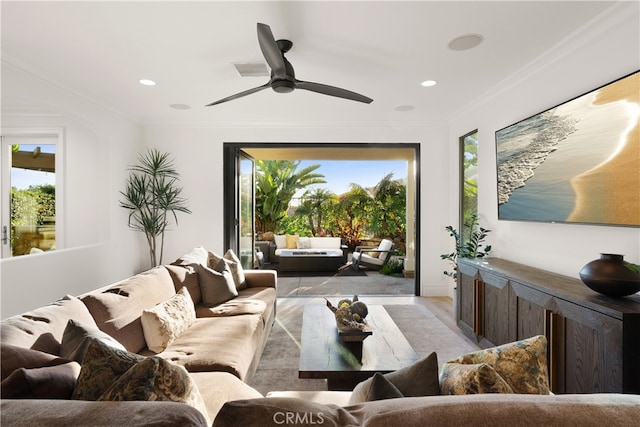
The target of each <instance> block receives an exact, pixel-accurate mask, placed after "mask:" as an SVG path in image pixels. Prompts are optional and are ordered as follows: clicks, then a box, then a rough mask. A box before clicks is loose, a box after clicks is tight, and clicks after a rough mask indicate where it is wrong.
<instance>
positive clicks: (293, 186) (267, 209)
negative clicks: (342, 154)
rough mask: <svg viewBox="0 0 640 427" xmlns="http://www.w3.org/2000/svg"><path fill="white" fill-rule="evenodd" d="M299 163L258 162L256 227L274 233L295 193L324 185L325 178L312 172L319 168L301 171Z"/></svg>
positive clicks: (315, 166)
mask: <svg viewBox="0 0 640 427" xmlns="http://www.w3.org/2000/svg"><path fill="white" fill-rule="evenodd" d="M299 165H300V161H292V160H257V161H256V172H257V173H256V227H257V229H258V230H260V231H275V230H276V228H277V226H278V224H279V222H280V221H282V219H283V218H284V217H285V216H286V215H287V210H288V208H289V203H290V202H291V199H292V198H293V196H294V194H295V193H296V192H297V191H298V190H300V189H302V188H305V187H307V186H309V185H314V184H325V183H326V181H325V180H324V179H323V178H324V175H321V174H317V173H313V171H315V170H316V169H318V168H319V167H320V165H311V166H308V167H306V168H303V169H301V170H298V166H299Z"/></svg>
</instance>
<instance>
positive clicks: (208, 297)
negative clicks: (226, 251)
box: [198, 259, 238, 307]
mask: <svg viewBox="0 0 640 427" xmlns="http://www.w3.org/2000/svg"><path fill="white" fill-rule="evenodd" d="M198 280H199V281H200V291H201V293H202V303H203V305H204V306H205V307H214V306H216V305H218V304H222V303H223V302H225V301H229V300H230V299H231V298H234V297H236V296H238V289H237V288H236V284H235V282H234V281H233V276H232V275H231V270H230V269H229V266H228V265H227V263H226V262H225V261H224V260H223V259H221V260H219V261H218V263H217V264H216V265H215V266H214V268H209V267H205V266H203V265H198Z"/></svg>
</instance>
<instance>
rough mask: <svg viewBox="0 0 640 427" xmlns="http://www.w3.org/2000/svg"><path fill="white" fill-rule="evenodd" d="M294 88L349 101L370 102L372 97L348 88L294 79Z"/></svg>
mask: <svg viewBox="0 0 640 427" xmlns="http://www.w3.org/2000/svg"><path fill="white" fill-rule="evenodd" d="M295 84H296V89H304V90H310V91H311V92H317V93H321V94H323V95H330V96H336V97H338V98H344V99H349V100H351V101H358V102H364V103H365V104H370V103H371V102H373V99H371V98H369V97H366V96H364V95H360V94H359V93H355V92H351V91H350V90H346V89H340V88H339V87H335V86H329V85H323V84H321V83H312V82H303V81H301V80H296V81H295Z"/></svg>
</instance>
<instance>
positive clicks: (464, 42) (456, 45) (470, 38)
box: [448, 34, 484, 50]
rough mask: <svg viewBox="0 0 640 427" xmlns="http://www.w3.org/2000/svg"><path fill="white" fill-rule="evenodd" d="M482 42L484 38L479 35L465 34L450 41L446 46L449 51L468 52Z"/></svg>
mask: <svg viewBox="0 0 640 427" xmlns="http://www.w3.org/2000/svg"><path fill="white" fill-rule="evenodd" d="M483 40H484V37H482V36H481V35H480V34H465V35H464V36H460V37H456V38H455V39H453V40H451V41H450V42H449V45H448V46H449V49H451V50H469V49H473V48H474V47H476V46H478V45H479V44H480V43H482V41H483Z"/></svg>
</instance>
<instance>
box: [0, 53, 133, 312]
mask: <svg viewBox="0 0 640 427" xmlns="http://www.w3.org/2000/svg"><path fill="white" fill-rule="evenodd" d="M2 128H3V129H10V128H29V129H38V128H62V129H63V130H64V135H65V141H64V171H63V172H62V173H64V178H65V179H64V188H63V189H62V190H63V194H64V212H63V214H64V217H63V218H62V221H63V223H62V225H63V227H64V237H65V248H58V249H57V250H55V251H51V252H46V253H44V254H34V255H24V256H20V257H14V258H8V259H2V260H1V261H0V289H1V299H2V303H1V306H0V309H1V312H0V318H5V317H8V316H10V315H13V314H17V313H21V312H24V311H26V310H29V309H32V308H36V307H39V306H42V305H45V304H48V303H50V302H52V301H55V300H56V299H58V298H60V297H63V296H64V295H65V294H72V295H77V294H80V293H82V292H85V291H88V290H92V289H95V288H97V287H99V286H102V285H105V284H107V283H110V282H111V281H114V280H117V279H121V278H124V277H127V276H128V275H130V274H133V273H134V272H135V271H138V270H140V269H142V262H141V259H140V257H139V254H140V252H141V251H140V250H139V249H138V248H140V247H142V246H141V245H140V241H139V236H137V234H136V233H133V232H132V231H129V230H128V228H127V225H126V224H127V218H126V214H125V212H124V210H123V209H121V208H119V207H118V205H117V201H118V196H119V195H118V191H119V190H120V189H122V187H123V183H124V179H125V168H126V166H127V164H128V163H130V162H131V161H132V159H135V155H136V153H137V151H138V149H137V148H138V147H137V144H138V143H139V131H138V128H137V127H136V126H134V125H133V124H131V123H130V122H129V121H127V120H126V119H124V118H122V117H119V116H118V115H117V114H114V113H113V112H111V111H108V110H106V109H104V108H102V107H100V106H98V105H96V104H94V103H91V102H89V101H87V100H86V98H83V97H80V96H77V95H75V94H73V93H71V92H70V91H67V90H64V89H62V88H60V87H58V86H56V85H54V84H51V83H48V82H47V81H45V80H43V79H41V78H38V77H36V76H34V75H32V74H29V73H27V72H24V71H22V70H21V69H20V68H17V67H14V66H12V65H10V64H9V63H7V62H5V61H3V62H2ZM59 220H60V218H58V221H59Z"/></svg>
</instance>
